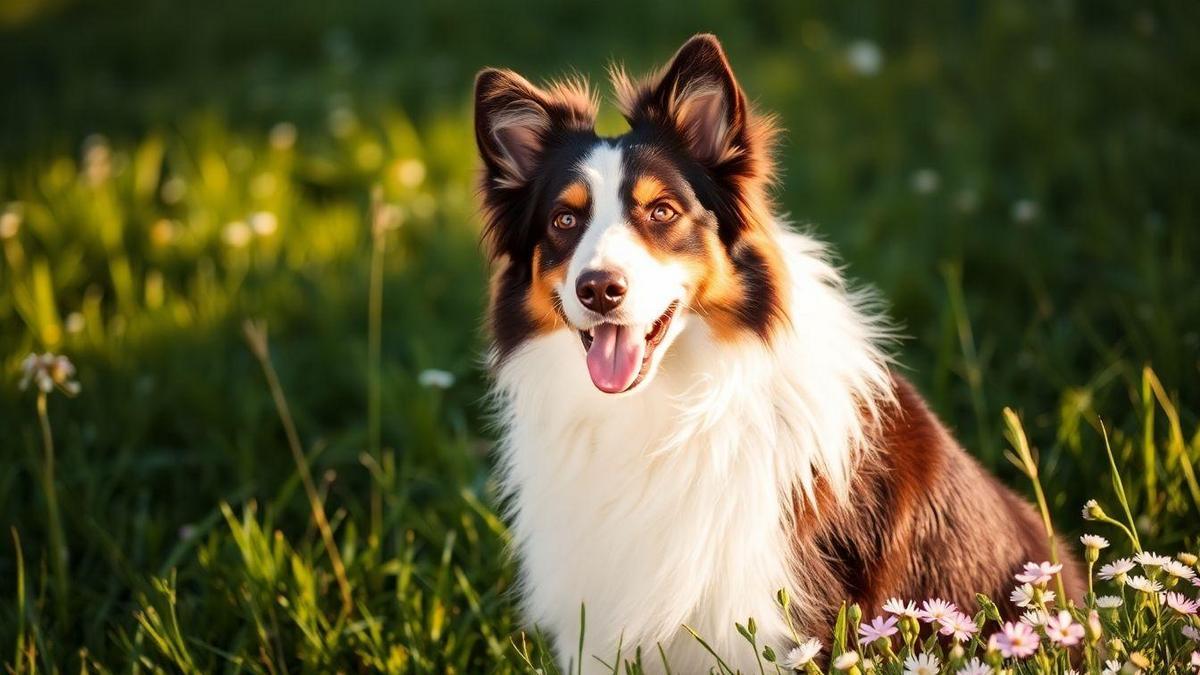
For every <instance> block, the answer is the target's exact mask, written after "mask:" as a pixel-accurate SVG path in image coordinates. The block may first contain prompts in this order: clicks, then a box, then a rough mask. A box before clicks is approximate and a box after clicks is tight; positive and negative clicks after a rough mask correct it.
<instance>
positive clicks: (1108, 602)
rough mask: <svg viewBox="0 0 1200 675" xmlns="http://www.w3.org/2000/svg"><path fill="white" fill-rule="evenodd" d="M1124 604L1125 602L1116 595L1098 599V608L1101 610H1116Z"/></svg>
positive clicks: (1103, 596) (1102, 596)
mask: <svg viewBox="0 0 1200 675" xmlns="http://www.w3.org/2000/svg"><path fill="white" fill-rule="evenodd" d="M1123 604H1125V601H1124V600H1122V599H1121V598H1120V597H1119V596H1116V595H1101V596H1100V597H1098V598H1096V606H1097V607H1099V608H1100V609H1116V608H1118V607H1120V606H1121V605H1123Z"/></svg>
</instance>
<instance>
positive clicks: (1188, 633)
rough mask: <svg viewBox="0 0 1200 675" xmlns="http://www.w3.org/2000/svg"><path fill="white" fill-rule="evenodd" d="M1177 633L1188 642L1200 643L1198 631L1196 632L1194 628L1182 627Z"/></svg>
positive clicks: (1199, 632) (1199, 631)
mask: <svg viewBox="0 0 1200 675" xmlns="http://www.w3.org/2000/svg"><path fill="white" fill-rule="evenodd" d="M1179 632H1180V633H1183V637H1185V638H1187V639H1189V640H1194V641H1196V642H1200V630H1196V628H1195V627H1194V626H1184V627H1183V628H1180V629H1179Z"/></svg>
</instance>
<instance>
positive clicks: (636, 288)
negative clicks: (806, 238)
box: [475, 35, 786, 394]
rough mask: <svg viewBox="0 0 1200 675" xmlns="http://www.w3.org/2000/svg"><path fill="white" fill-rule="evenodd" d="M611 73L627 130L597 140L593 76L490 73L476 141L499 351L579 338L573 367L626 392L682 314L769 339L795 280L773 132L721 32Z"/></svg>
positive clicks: (482, 86) (683, 323) (483, 83)
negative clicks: (784, 236)
mask: <svg viewBox="0 0 1200 675" xmlns="http://www.w3.org/2000/svg"><path fill="white" fill-rule="evenodd" d="M612 79H613V85H614V88H615V90H616V97H617V102H618V105H619V106H620V108H621V112H622V113H623V114H624V116H625V118H626V120H627V121H628V123H629V130H628V132H626V133H625V134H623V135H621V136H618V137H615V138H602V137H600V136H598V135H597V134H596V132H595V130H594V126H593V125H594V121H595V102H594V100H593V99H592V97H591V95H590V93H589V91H588V88H587V85H586V84H583V83H581V82H577V81H575V82H567V83H556V84H553V85H551V86H549V87H546V88H540V87H537V86H534V85H533V84H530V83H529V82H528V81H527V80H525V79H524V78H522V77H521V76H520V75H517V74H516V73H513V72H511V71H504V70H493V69H488V70H484V71H483V72H481V73H480V74H479V77H478V80H477V82H476V85H475V134H476V140H477V142H478V145H479V152H480V155H481V156H482V158H483V164H484V176H483V197H484V206H485V213H486V217H487V221H488V222H487V234H488V237H489V242H490V245H491V250H492V255H493V257H494V258H495V259H496V260H497V263H498V268H497V272H496V274H495V276H494V278H493V281H492V302H491V308H490V310H489V312H490V324H491V329H492V333H493V336H494V339H495V341H496V348H497V352H498V355H499V357H500V358H503V357H504V356H505V355H507V354H508V353H511V352H512V351H513V350H514V349H516V348H517V347H518V346H520V345H521V344H522V343H523V342H524V341H526V340H529V339H532V338H535V337H537V336H539V335H543V334H545V333H547V332H550V331H559V330H562V331H572V332H574V333H577V334H578V336H579V341H580V344H581V345H582V346H581V350H580V367H581V368H583V367H586V368H587V371H588V373H589V375H590V376H591V379H592V382H593V383H594V384H595V386H596V387H597V388H598V389H599V390H600V391H603V392H606V393H610V394H617V393H625V392H633V391H635V390H637V389H638V388H639V386H641V385H644V384H645V383H648V382H649V381H650V380H651V379H652V378H653V377H654V373H655V370H656V368H657V367H658V364H659V363H660V362H661V359H662V358H663V355H664V354H665V353H666V352H667V350H668V349H670V347H671V344H672V343H673V342H674V341H675V340H676V338H677V337H678V336H679V335H680V333H681V332H682V331H684V330H686V329H687V324H688V323H689V322H693V321H702V322H705V324H707V328H708V329H710V331H711V332H712V334H713V335H714V336H716V338H717V339H720V340H734V339H739V337H743V336H746V337H750V338H752V339H759V338H766V337H767V336H768V335H769V334H770V332H771V331H772V329H773V328H774V327H775V326H776V325H777V324H778V323H779V322H780V321H781V320H782V319H783V307H784V305H785V303H784V298H783V294H784V293H785V286H786V284H785V283H784V282H783V280H782V277H781V273H782V262H781V260H780V258H779V251H778V249H777V246H776V244H775V241H774V238H773V237H772V236H771V232H772V227H773V225H772V223H771V220H770V219H771V213H770V205H769V204H768V202H767V189H768V187H769V184H770V181H771V177H772V172H771V157H770V155H771V150H772V148H771V143H772V138H773V135H774V130H773V129H774V128H773V126H772V124H771V123H770V120H769V119H765V118H762V117H758V116H756V115H754V114H753V112H752V111H751V110H750V108H749V106H748V105H747V102H746V98H745V95H744V94H743V92H742V90H741V88H740V87H739V86H738V83H737V80H736V79H735V78H734V75H733V71H732V70H731V69H730V66H729V61H728V60H727V59H726V57H725V53H724V51H723V50H722V49H721V45H720V43H719V42H718V41H717V40H716V38H714V37H712V36H710V35H700V36H696V37H694V38H692V39H691V40H689V41H688V42H687V43H686V44H684V45H683V47H682V48H680V50H679V52H678V53H677V54H676V55H675V57H674V58H673V59H672V60H671V62H670V63H669V64H667V66H666V67H664V68H663V69H662V70H661V71H660V72H659V73H657V74H655V75H652V76H651V77H648V78H646V79H645V80H642V81H634V80H631V79H629V78H628V77H626V76H625V75H624V73H623V72H621V71H620V70H614V72H613V78H612ZM585 364H586V366H585Z"/></svg>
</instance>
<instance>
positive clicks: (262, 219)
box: [250, 211, 279, 237]
mask: <svg viewBox="0 0 1200 675" xmlns="http://www.w3.org/2000/svg"><path fill="white" fill-rule="evenodd" d="M250 228H251V229H252V230H254V234H257V235H258V236H260V237H269V236H271V235H272V234H275V230H277V229H279V219H278V218H276V217H275V214H274V213H271V212H270V211H259V212H258V213H255V214H254V215H252V216H250Z"/></svg>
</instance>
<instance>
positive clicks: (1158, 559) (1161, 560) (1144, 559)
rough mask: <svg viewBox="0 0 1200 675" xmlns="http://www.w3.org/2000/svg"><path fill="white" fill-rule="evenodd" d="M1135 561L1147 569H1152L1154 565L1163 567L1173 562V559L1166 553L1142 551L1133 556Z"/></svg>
mask: <svg viewBox="0 0 1200 675" xmlns="http://www.w3.org/2000/svg"><path fill="white" fill-rule="evenodd" d="M1133 562H1135V563H1137V564H1139V565H1141V566H1142V567H1144V568H1146V569H1150V568H1152V567H1162V566H1164V565H1166V564H1167V563H1169V562H1171V559H1170V558H1169V557H1167V556H1165V555H1159V554H1157V553H1154V552H1153V551H1142V552H1141V553H1138V554H1137V555H1135V556H1133Z"/></svg>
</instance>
